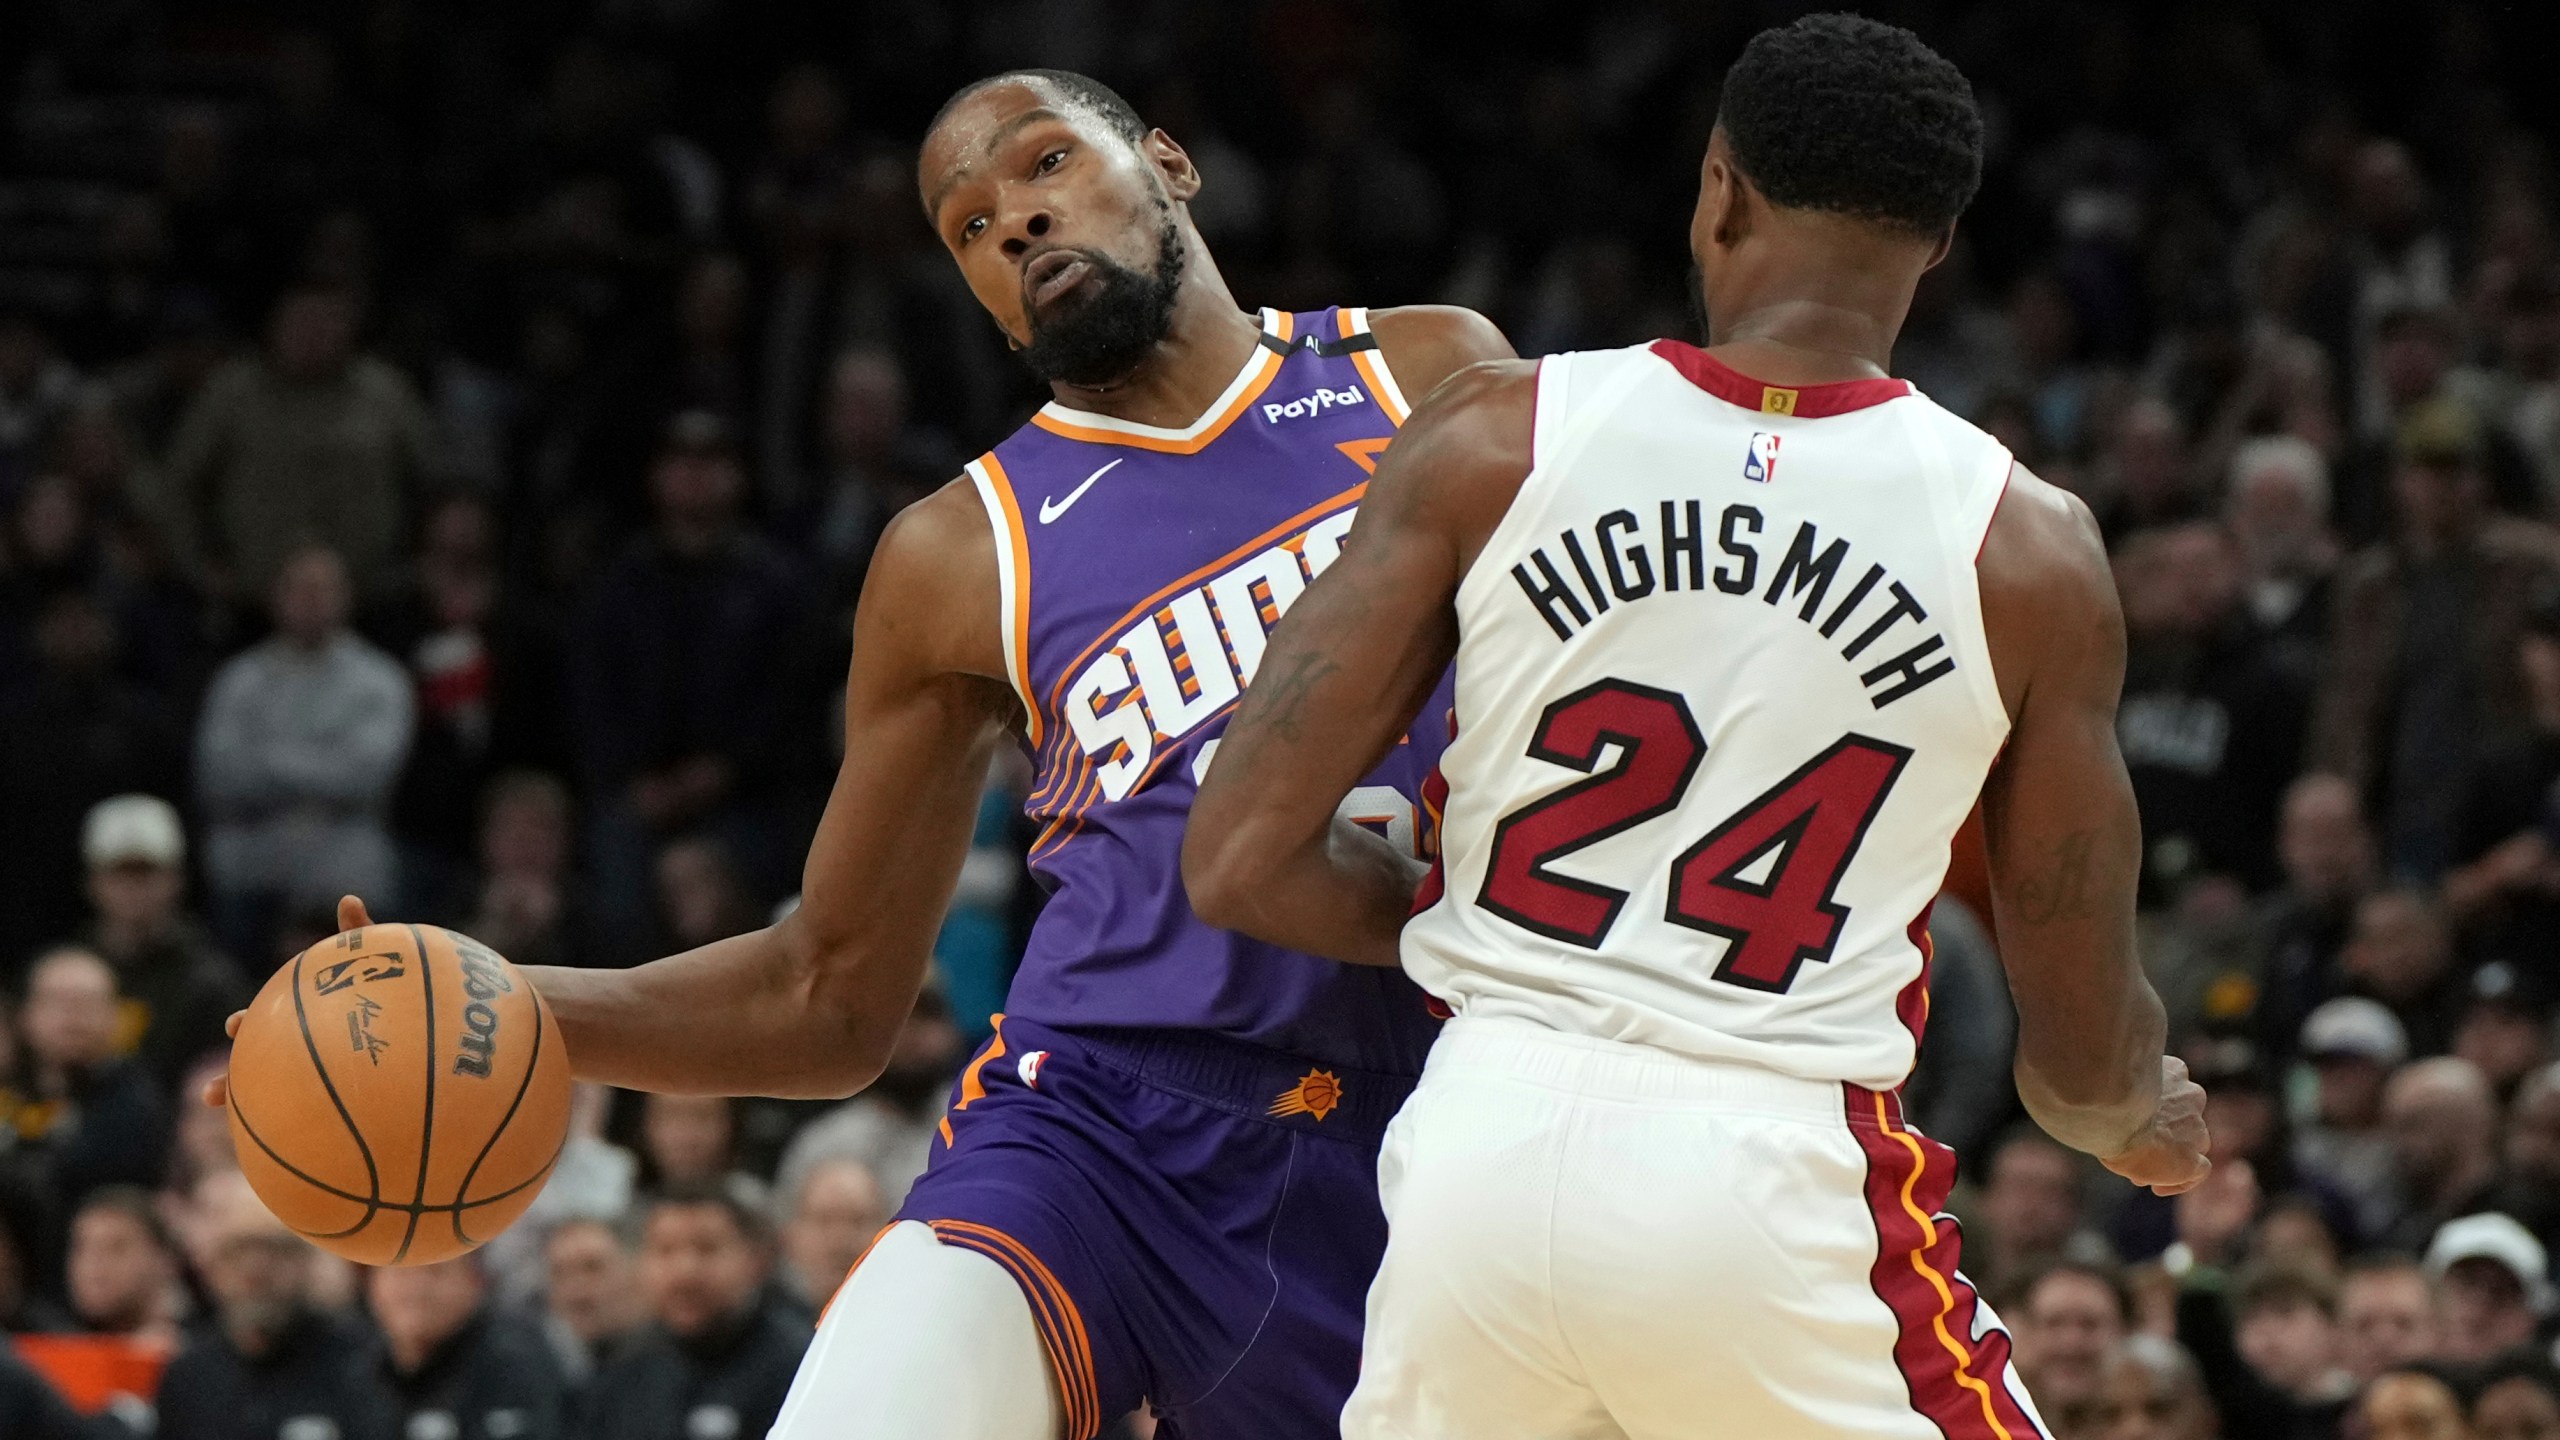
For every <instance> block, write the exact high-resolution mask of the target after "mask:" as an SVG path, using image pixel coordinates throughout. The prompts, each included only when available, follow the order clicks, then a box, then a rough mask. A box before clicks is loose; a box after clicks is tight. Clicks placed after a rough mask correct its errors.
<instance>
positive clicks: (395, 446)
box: [169, 286, 433, 603]
mask: <svg viewBox="0 0 2560 1440" xmlns="http://www.w3.org/2000/svg"><path fill="white" fill-rule="evenodd" d="M362 319H363V315H362V307H361V302H360V301H359V300H358V298H357V297H356V296H355V295H353V294H350V293H348V292H347V291H344V290H337V289H327V288H318V287H308V286H306V287H303V288H299V289H296V290H294V291H292V292H290V293H288V294H287V295H285V296H284V298H283V299H281V300H279V301H278V302H277V303H276V307H275V312H274V317H273V319H272V321H271V322H270V324H269V327H268V331H267V346H266V349H265V351H264V352H263V353H261V354H259V355H256V356H253V357H249V358H245V359H240V360H235V361H233V362H231V363H230V364H228V365H226V366H224V367H223V368H222V369H221V370H220V371H218V372H216V373H215V374H214V376H213V377H212V378H211V379H210V380H208V381H206V382H205V386H204V389H203V390H202V392H200V393H199V394H198V395H197V396H196V399H195V402H194V404H192V405H191V406H189V407H188V410H187V415H186V419H185V421H184V422H183V423H182V424H181V425H180V426H179V428H178V434H177V438H176V439H175V440H174V441H173V442H172V444H171V447H170V454H169V483H170V487H171V508H172V521H173V523H174V525H175V526H176V528H177V535H178V539H179V543H180V544H181V546H182V547H184V548H185V549H186V551H187V553H189V554H190V555H191V556H192V557H193V560H194V563H195V566H196V568H197V571H198V573H199V574H200V575H201V576H202V577H203V580H204V583H205V584H206V587H207V588H208V589H209V590H210V591H211V593H212V594H213V595H214V596H216V597H217V598H219V599H225V600H229V601H232V602H234V603H245V602H247V601H249V600H250V599H251V598H252V597H256V596H260V595H264V594H267V593H268V591H269V590H270V589H271V588H272V587H273V586H274V585H275V583H276V580H277V577H278V576H279V575H280V574H281V573H282V572H283V571H284V570H285V568H286V566H287V565H288V563H289V562H291V561H292V560H293V559H294V558H295V556H296V555H297V554H298V553H300V552H301V551H302V550H303V549H305V548H306V547H309V546H311V545H314V544H318V545H324V546H326V547H328V548H329V549H330V550H332V551H334V552H336V553H337V554H338V555H339V556H340V557H341V558H342V559H343V560H344V561H345V563H346V566H347V568H348V569H349V570H350V571H352V572H353V573H354V574H355V575H357V576H360V577H363V578H364V579H366V580H367V581H372V582H379V581H381V580H384V579H387V578H388V577H389V576H390V575H391V574H392V572H393V567H394V566H395V565H397V564H398V562H399V559H400V542H401V527H402V517H403V514H404V510H405V507H406V506H407V505H408V504H409V503H410V501H411V499H412V497H413V496H414V495H415V494H416V491H417V489H418V487H419V484H420V482H421V480H422V479H423V478H424V476H425V475H426V474H427V473H428V472H429V471H430V470H431V469H432V468H433V462H432V460H431V448H432V441H431V436H430V431H429V426H428V420H427V412H426V407H425V405H424V404H423V403H422V402H421V401H420V400H419V398H418V394H417V391H416V390H415V388H414V387H412V386H411V385H410V383H409V380H408V378H407V377H406V376H404V375H403V374H402V373H401V372H400V371H399V370H398V369H396V368H394V367H393V366H392V365H390V364H389V363H388V362H386V361H383V360H381V359H378V358H376V357H374V356H371V355H367V354H363V353H361V352H360V351H359V350H358V348H357V333H358V330H359V328H360V325H361V322H362ZM323 437H325V439H326V443H321V441H322V438H323Z"/></svg>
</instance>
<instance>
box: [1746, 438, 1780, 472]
mask: <svg viewBox="0 0 2560 1440" xmlns="http://www.w3.org/2000/svg"><path fill="white" fill-rule="evenodd" d="M1742 478H1743V479H1745V480H1748V481H1750V482H1751V483H1753V484H1754V485H1766V484H1768V483H1769V482H1770V481H1772V480H1775V479H1777V478H1778V437H1777V436H1775V435H1763V434H1761V433H1760V432H1758V431H1756V430H1755V431H1753V432H1752V434H1751V448H1750V449H1748V450H1745V451H1743V452H1742Z"/></svg>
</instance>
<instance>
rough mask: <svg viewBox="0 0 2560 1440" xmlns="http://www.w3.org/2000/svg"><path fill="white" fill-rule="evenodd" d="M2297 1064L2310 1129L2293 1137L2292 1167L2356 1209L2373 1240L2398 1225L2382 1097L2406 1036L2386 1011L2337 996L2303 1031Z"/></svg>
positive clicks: (2403, 1055)
mask: <svg viewBox="0 0 2560 1440" xmlns="http://www.w3.org/2000/svg"><path fill="white" fill-rule="evenodd" d="M2302 1058H2303V1059H2304V1060H2306V1061H2308V1062H2309V1063H2310V1065H2311V1067H2312V1071H2313V1073H2314V1074H2315V1075H2316V1077H2317V1081H2318V1089H2317V1090H2316V1091H2315V1092H2314V1100H2313V1108H2312V1114H2311V1119H2310V1121H2309V1123H2307V1124H2305V1125H2303V1126H2302V1127H2300V1128H2299V1129H2298V1130H2297V1131H2296V1132H2295V1134H2294V1144H2293V1161H2294V1164H2295V1165H2297V1166H2299V1167H2300V1168H2301V1170H2302V1171H2303V1173H2304V1174H2306V1175H2310V1176H2314V1177H2317V1178H2318V1180H2319V1181H2320V1182H2321V1183H2324V1184H2326V1185H2329V1186H2331V1187H2333V1188H2335V1189H2336V1190H2337V1191H2338V1192H2339V1193H2340V1194H2342V1195H2344V1196H2345V1197H2346V1198H2347V1199H2348V1201H2349V1202H2350V1203H2352V1204H2353V1205H2354V1206H2355V1211H2356V1223H2357V1224H2358V1226H2359V1227H2360V1228H2362V1229H2363V1230H2365V1231H2366V1232H2368V1233H2379V1232H2380V1231H2381V1230H2382V1229H2383V1228H2385V1227H2386V1226H2388V1225H2390V1223H2391V1222H2392V1221H2393V1220H2394V1219H2396V1218H2397V1215H2398V1209H2399V1204H2400V1177H2399V1172H2398V1169H2397V1161H2396V1160H2395V1158H2394V1152H2393V1150H2392V1139H2391V1136H2390V1134H2389V1133H2388V1132H2387V1131H2386V1130H2385V1129H2384V1128H2383V1124H2382V1091H2383V1086H2384V1084H2385V1083H2387V1082H2388V1081H2389V1080H2390V1078H2391V1072H2392V1071H2393V1070H2395V1069H2398V1068H2399V1066H2400V1065H2401V1063H2402V1062H2404V1061H2406V1060H2407V1059H2408V1058H2409V1035H2408V1032H2407V1031H2406V1030H2403V1029H2402V1028H2401V1026H2400V1019H2399V1017H2398V1016H2396V1015H2393V1014H2392V1013H2391V1010H2390V1008H2389V1007H2388V1006H2386V1005H2384V1004H2382V1002H2380V1001H2378V1000H2368V999H2366V998H2365V997H2363V996H2361V995H2341V996H2339V997H2338V998H2337V999H2335V1000H2332V1001H2330V1002H2328V1003H2327V1004H2325V1005H2322V1006H2321V1007H2320V1008H2319V1009H2317V1010H2314V1011H2312V1012H2311V1018H2310V1019H2308V1020H2306V1021H2304V1022H2303V1026H2302Z"/></svg>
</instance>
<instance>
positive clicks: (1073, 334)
mask: <svg viewBox="0 0 2560 1440" xmlns="http://www.w3.org/2000/svg"><path fill="white" fill-rule="evenodd" d="M1080 253H1082V257H1083V259H1084V261H1085V263H1086V264H1088V265H1091V266H1092V267H1093V269H1094V277H1093V278H1092V279H1091V280H1089V281H1087V282H1086V283H1085V284H1084V286H1083V287H1082V289H1081V293H1078V294H1072V295H1069V296H1067V297H1065V298H1064V299H1062V300H1061V301H1059V303H1057V304H1056V305H1053V306H1051V307H1050V308H1049V309H1048V311H1047V312H1046V313H1043V312H1040V311H1033V312H1031V317H1030V318H1031V343H1030V344H1028V345H1025V346H1023V347H1022V348H1021V349H1019V350H1017V351H1015V352H1014V353H1015V354H1017V355H1020V356H1021V357H1022V363H1023V364H1025V365H1028V366H1030V367H1031V373H1033V374H1035V375H1037V376H1039V377H1040V378H1041V379H1043V380H1047V381H1050V382H1052V383H1055V384H1065V385H1083V386H1102V385H1108V384H1110V383H1112V382H1113V381H1115V380H1121V379H1125V378H1127V376H1128V374H1129V372H1130V371H1132V370H1135V369H1137V368H1138V365H1139V362H1141V361H1143V360H1145V359H1146V358H1147V352H1148V351H1150V350H1153V349H1154V348H1155V347H1156V344H1157V342H1159V341H1161V340H1163V339H1164V337H1165V336H1166V335H1167V334H1169V333H1171V331H1172V329H1173V302H1174V298H1175V296H1177V295H1178V294H1179V293H1180V292H1181V289H1182V264H1183V259H1184V254H1185V252H1184V249H1183V244H1182V227H1180V226H1179V225H1176V224H1175V223H1174V221H1173V214H1172V212H1171V211H1170V210H1168V211H1166V213H1165V217H1164V228H1163V230H1162V231H1160V232H1159V233H1158V236H1157V241H1156V265H1155V272H1154V273H1153V274H1148V273H1146V272H1143V271H1138V270H1132V269H1130V268H1129V267H1128V266H1126V265H1123V264H1120V263H1119V262H1118V261H1115V260H1111V259H1108V258H1106V257H1104V256H1101V255H1096V254H1092V253H1090V252H1080Z"/></svg>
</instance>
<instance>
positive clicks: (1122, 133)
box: [924, 69, 1151, 145]
mask: <svg viewBox="0 0 2560 1440" xmlns="http://www.w3.org/2000/svg"><path fill="white" fill-rule="evenodd" d="M1022 84H1032V85H1045V86H1047V87H1048V88H1049V89H1050V90H1052V91H1054V92H1056V94H1057V96H1058V98H1059V99H1061V100H1063V101H1065V102H1066V103H1067V104H1068V105H1069V106H1071V107H1073V108H1075V109H1078V110H1082V111H1084V112H1085V113H1086V114H1088V115H1091V116H1094V117H1095V118H1097V119H1099V120H1101V121H1102V123H1103V124H1105V125H1108V126H1110V127H1111V133H1112V134H1114V135H1117V136H1119V137H1120V138H1121V139H1123V140H1126V141H1128V142H1129V143H1130V144H1132V145H1135V144H1137V143H1138V142H1139V141H1141V140H1144V139H1146V138H1147V131H1148V130H1149V129H1150V128H1151V127H1150V126H1149V125H1148V124H1147V122H1146V121H1144V120H1141V119H1139V118H1138V111H1137V107H1136V106H1133V105H1131V104H1130V103H1129V102H1128V101H1126V100H1123V99H1121V98H1120V92H1119V91H1117V90H1114V89H1112V88H1111V87H1110V86H1108V85H1105V84H1103V83H1102V82H1101V81H1099V80H1096V79H1094V78H1093V77H1092V76H1090V75H1079V74H1077V73H1076V72H1075V71H1073V70H1040V69H1029V70H1007V71H1005V72H1004V73H1003V74H1001V75H990V76H988V77H987V78H985V79H984V80H972V81H970V82H969V83H968V84H966V85H963V86H961V87H960V88H959V89H958V90H955V91H953V92H952V94H951V98H950V99H948V100H945V101H943V102H942V108H941V109H939V110H936V111H934V112H933V120H932V122H931V123H930V124H927V125H926V126H925V127H924V132H925V133H926V134H928V135H930V134H932V133H933V132H934V131H936V130H939V129H941V128H942V121H943V119H944V117H946V116H948V115H949V114H950V113H951V111H952V109H953V107H955V106H957V105H958V104H959V103H960V102H961V101H963V100H966V99H968V98H969V97H970V96H972V95H975V94H977V93H978V92H980V91H982V90H989V89H993V88H994V87H996V86H998V85H1022Z"/></svg>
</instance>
